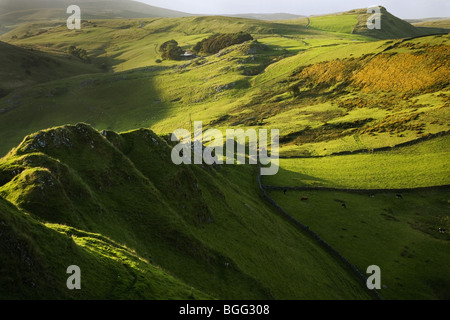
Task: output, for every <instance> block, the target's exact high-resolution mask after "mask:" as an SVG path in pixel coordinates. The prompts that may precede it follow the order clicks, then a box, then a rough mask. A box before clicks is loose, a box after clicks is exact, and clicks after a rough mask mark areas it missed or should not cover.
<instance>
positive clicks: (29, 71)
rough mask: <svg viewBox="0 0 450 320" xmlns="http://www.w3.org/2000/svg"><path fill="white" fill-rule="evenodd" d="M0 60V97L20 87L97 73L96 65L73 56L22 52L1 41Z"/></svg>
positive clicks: (33, 51)
mask: <svg viewBox="0 0 450 320" xmlns="http://www.w3.org/2000/svg"><path fill="white" fill-rule="evenodd" d="M0 60H1V61H2V68H1V69H0V96H3V95H5V94H7V93H8V92H10V91H11V90H13V89H16V88H20V87H24V86H29V85H34V84H37V83H43V82H47V81H50V80H56V79H62V78H67V77H72V76H75V75H79V74H87V73H97V72H100V68H99V67H98V66H96V65H94V64H87V63H83V62H82V61H81V60H79V59H77V58H76V57H70V56H69V55H63V54H58V55H57V54H51V53H44V52H40V51H37V50H33V49H24V48H21V47H17V46H13V45H10V44H8V43H5V42H1V41H0Z"/></svg>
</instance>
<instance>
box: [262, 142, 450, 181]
mask: <svg viewBox="0 0 450 320" xmlns="http://www.w3.org/2000/svg"><path fill="white" fill-rule="evenodd" d="M449 143H450V137H449V136H445V137H440V138H436V139H433V140H429V141H425V142H421V143H418V144H416V145H412V146H408V147H401V148H398V149H393V150H392V151H382V152H375V153H363V154H355V155H342V156H330V157H323V158H305V159H281V160H280V166H281V167H282V170H281V171H280V172H279V174H277V175H275V176H271V177H268V178H267V180H266V183H267V184H269V185H282V186H311V187H331V188H344V189H345V188H349V189H402V188H412V187H430V186H437V185H450V175H449V171H450V169H449V168H450V160H449V159H450V154H449V150H448V146H449ZM400 168H401V170H400Z"/></svg>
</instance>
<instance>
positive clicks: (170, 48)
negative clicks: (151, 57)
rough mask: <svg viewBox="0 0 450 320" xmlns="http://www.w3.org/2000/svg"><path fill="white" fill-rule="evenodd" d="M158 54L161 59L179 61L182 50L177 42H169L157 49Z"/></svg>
mask: <svg viewBox="0 0 450 320" xmlns="http://www.w3.org/2000/svg"><path fill="white" fill-rule="evenodd" d="M159 52H160V53H161V57H162V58H163V59H169V60H181V59H182V55H183V53H184V50H183V49H182V48H181V47H180V46H178V42H176V41H175V40H169V41H167V42H164V43H163V44H162V45H161V46H160V47H159Z"/></svg>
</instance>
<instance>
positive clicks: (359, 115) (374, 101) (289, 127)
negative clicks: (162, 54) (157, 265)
mask: <svg viewBox="0 0 450 320" xmlns="http://www.w3.org/2000/svg"><path fill="white" fill-rule="evenodd" d="M188 19H190V18H188ZM230 19H231V18H230ZM196 26H197V27H198V26H199V25H198V24H196ZM189 37H190V39H191V40H190V41H192V42H191V43H194V42H195V41H193V39H195V37H192V36H189ZM35 38H39V36H38V37H33V38H31V39H35ZM176 39H177V40H178V38H176ZM197 39H198V38H197ZM307 41H310V40H307ZM317 41H319V39H317ZM322 41H324V40H322ZM333 41H334V40H333ZM448 41H449V38H448V36H430V37H425V38H418V39H413V40H407V41H402V40H398V41H392V40H391V41H380V42H369V43H360V42H356V43H354V42H353V41H351V40H347V41H346V40H342V41H341V42H340V43H339V42H338V43H336V44H333V46H323V45H322V44H321V43H320V42H319V43H318V44H315V45H314V44H313V43H307V44H305V43H303V42H301V40H296V39H291V38H289V39H285V38H282V37H275V38H274V36H271V37H270V38H266V37H261V38H259V40H258V43H259V44H258V43H247V44H243V45H239V46H236V47H233V48H230V49H226V50H224V51H223V52H221V53H219V54H217V55H213V56H209V57H199V58H197V59H195V60H191V61H182V62H172V61H167V62H163V63H162V64H157V63H155V62H154V61H153V65H151V66H149V67H146V68H141V69H135V70H130V71H126V72H124V73H122V74H117V73H116V74H105V75H98V76H93V75H91V76H80V77H74V78H69V79H67V80H65V81H59V82H57V83H56V82H55V83H47V84H42V85H38V86H35V87H30V88H29V89H27V90H25V91H24V92H22V93H20V94H16V95H15V96H10V97H5V98H3V99H2V100H0V109H6V110H8V112H5V113H3V114H2V115H1V116H0V123H2V124H6V123H8V126H5V125H2V126H0V130H2V129H4V132H2V136H3V137H4V140H3V143H2V152H3V153H6V152H7V151H8V150H9V149H10V148H11V147H12V146H14V145H15V144H17V143H19V142H20V139H21V137H23V136H25V135H27V134H30V133H31V132H33V131H36V130H40V129H42V128H46V127H51V126H55V125H62V124H65V123H74V122H80V121H84V122H88V123H90V124H91V125H93V126H95V127H97V128H98V129H101V128H107V129H111V130H119V131H122V130H129V129H132V128H136V127H151V128H152V129H153V130H155V131H156V132H159V133H170V132H172V131H173V130H175V129H177V128H179V127H180V125H181V126H187V127H188V126H189V119H190V118H189V114H195V119H194V120H203V121H204V122H206V123H211V126H214V127H219V128H220V127H228V126H230V125H233V126H241V127H254V128H259V127H262V126H264V125H265V126H268V127H272V128H279V129H280V130H281V132H280V134H281V136H282V147H283V150H284V153H283V154H284V155H298V154H312V155H314V154H319V155H321V154H323V152H324V151H325V154H330V153H334V152H339V151H345V150H358V149H361V148H362V147H361V146H364V147H365V148H369V149H371V148H378V147H383V146H386V145H392V143H394V144H398V143H402V142H406V141H409V140H414V139H417V138H419V137H421V136H422V135H424V134H427V133H438V132H442V131H446V130H448V123H447V121H446V120H445V119H446V117H448V78H449V77H448V76H449V74H448V68H447V67H446V61H448V57H447V55H448V54H447V52H448V50H447V48H448V47H449V44H448ZM311 42H312V41H311ZM55 43H56V42H55ZM261 44H263V45H261ZM130 45H132V44H131V43H130ZM287 45H291V46H292V47H291V48H290V49H286V50H284V49H283V50H280V49H282V48H283V46H287ZM133 46H136V47H135V48H136V52H135V51H133V50H131V51H127V50H124V51H123V56H122V59H123V60H124V61H126V62H124V64H123V65H127V64H128V63H129V64H130V66H131V65H135V64H137V63H139V62H138V61H140V59H141V57H142V54H144V52H143V51H142V49H138V48H140V47H139V44H138V43H135V44H133ZM79 47H80V48H83V45H79ZM144 51H145V50H144ZM88 52H91V51H90V50H88ZM152 52H153V54H154V55H155V56H154V57H156V56H157V55H156V53H154V51H152ZM138 53H141V54H140V55H136V54H138ZM295 53H297V54H296V55H293V54H295ZM114 59H118V57H116V58H114ZM127 59H129V60H127ZM147 61H148V58H145V60H144V61H143V62H144V63H143V64H145V62H147ZM324 70H326V72H324ZM399 72H402V74H403V75H404V76H403V77H402V78H399V77H396V74H398V73H399ZM349 75H350V76H349ZM206 80H207V81H206ZM292 86H296V87H298V88H299V89H298V90H299V94H298V95H296V96H293V95H292V92H291V88H292ZM56 89H58V90H56ZM55 90H56V93H53V94H48V92H54V91H55ZM119 93H120V94H119ZM16 105H20V106H21V108H15V107H14V106H16ZM24 110H27V111H26V112H25V111H24ZM125 111H126V112H125ZM24 115H25V116H24ZM311 117H313V118H311ZM286 120H288V121H286ZM13 126H14V127H13ZM13 128H15V129H13ZM324 134H325V135H324ZM342 141H345V143H342ZM325 143H327V144H328V145H325ZM324 149H327V150H324Z"/></svg>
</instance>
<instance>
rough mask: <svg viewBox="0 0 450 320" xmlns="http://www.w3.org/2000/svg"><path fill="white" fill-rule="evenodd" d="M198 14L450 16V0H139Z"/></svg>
mask: <svg viewBox="0 0 450 320" xmlns="http://www.w3.org/2000/svg"><path fill="white" fill-rule="evenodd" d="M137 1H140V2H144V3H147V4H149V5H153V6H157V7H162V8H167V9H172V10H178V11H183V12H187V13H194V14H238V13H280V12H283V13H292V14H298V15H305V16H309V15H316V14H326V13H334V12H342V11H348V10H351V9H359V8H367V7H370V6H373V5H381V6H384V7H386V8H387V9H388V11H390V12H391V13H392V14H394V15H396V16H397V17H399V18H402V19H413V18H426V17H450V0H137Z"/></svg>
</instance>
